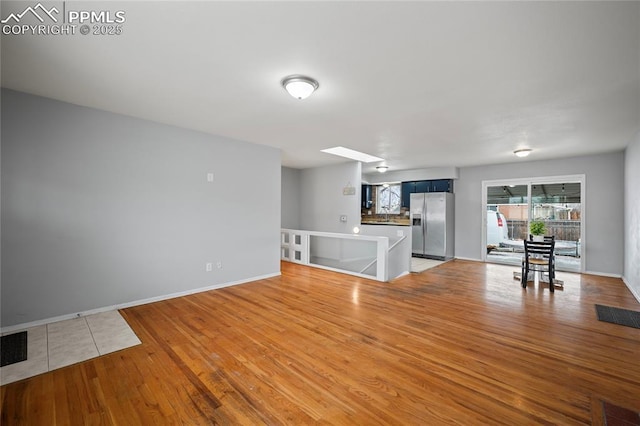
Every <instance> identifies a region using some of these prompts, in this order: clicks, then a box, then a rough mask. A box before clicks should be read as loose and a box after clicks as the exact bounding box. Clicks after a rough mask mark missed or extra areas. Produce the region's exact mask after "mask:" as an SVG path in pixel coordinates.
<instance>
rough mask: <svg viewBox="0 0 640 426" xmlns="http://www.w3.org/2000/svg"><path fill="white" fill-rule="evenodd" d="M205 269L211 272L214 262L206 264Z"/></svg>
mask: <svg viewBox="0 0 640 426" xmlns="http://www.w3.org/2000/svg"><path fill="white" fill-rule="evenodd" d="M205 270H206V271H207V272H211V271H213V263H207V264H206V265H205Z"/></svg>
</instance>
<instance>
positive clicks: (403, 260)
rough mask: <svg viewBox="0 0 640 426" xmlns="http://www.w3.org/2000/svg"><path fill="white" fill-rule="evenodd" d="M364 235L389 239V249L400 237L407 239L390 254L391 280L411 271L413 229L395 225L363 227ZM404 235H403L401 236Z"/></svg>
mask: <svg viewBox="0 0 640 426" xmlns="http://www.w3.org/2000/svg"><path fill="white" fill-rule="evenodd" d="M360 233H361V234H362V235H375V236H378V237H389V247H391V245H392V244H393V242H394V241H396V240H397V239H398V238H400V237H403V236H404V237H405V239H404V240H403V241H402V242H400V243H399V244H398V245H397V246H396V247H394V248H393V249H392V250H391V252H390V253H389V279H390V280H392V279H394V278H396V277H399V276H401V275H405V274H408V273H409V272H410V271H411V227H410V226H394V225H362V226H360ZM399 233H402V235H399Z"/></svg>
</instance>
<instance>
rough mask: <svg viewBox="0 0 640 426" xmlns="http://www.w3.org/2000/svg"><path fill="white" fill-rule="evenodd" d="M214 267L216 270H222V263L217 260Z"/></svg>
mask: <svg viewBox="0 0 640 426" xmlns="http://www.w3.org/2000/svg"><path fill="white" fill-rule="evenodd" d="M216 266H217V267H218V269H222V261H220V260H218V263H216Z"/></svg>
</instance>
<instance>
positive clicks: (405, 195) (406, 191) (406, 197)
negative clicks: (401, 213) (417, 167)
mask: <svg viewBox="0 0 640 426" xmlns="http://www.w3.org/2000/svg"><path fill="white" fill-rule="evenodd" d="M400 191H401V193H402V201H401V204H400V207H406V208H409V202H410V199H411V194H413V193H415V192H416V183H415V182H402V187H401V189H400Z"/></svg>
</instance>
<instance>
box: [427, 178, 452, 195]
mask: <svg viewBox="0 0 640 426" xmlns="http://www.w3.org/2000/svg"><path fill="white" fill-rule="evenodd" d="M431 188H432V189H431V191H429V192H453V180H452V179H439V180H432V181H431Z"/></svg>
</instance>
